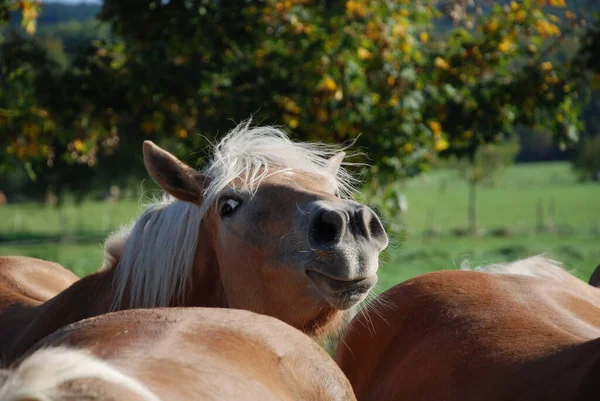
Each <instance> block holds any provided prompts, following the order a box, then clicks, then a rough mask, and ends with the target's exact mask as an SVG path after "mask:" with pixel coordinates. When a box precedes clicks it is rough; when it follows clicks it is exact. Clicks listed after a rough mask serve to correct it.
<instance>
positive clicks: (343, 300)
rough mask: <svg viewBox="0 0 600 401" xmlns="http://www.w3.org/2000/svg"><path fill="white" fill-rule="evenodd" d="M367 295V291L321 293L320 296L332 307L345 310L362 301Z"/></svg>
mask: <svg viewBox="0 0 600 401" xmlns="http://www.w3.org/2000/svg"><path fill="white" fill-rule="evenodd" d="M367 295H368V291H367V292H364V293H355V294H349V295H344V294H341V295H334V294H323V295H322V297H323V299H324V300H325V302H327V303H328V304H329V305H330V306H331V307H332V308H333V309H336V310H339V311H347V310H349V309H352V308H353V307H355V306H357V305H358V304H359V303H361V302H362V301H364V300H365V298H366V297H367Z"/></svg>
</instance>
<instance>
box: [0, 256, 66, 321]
mask: <svg viewBox="0 0 600 401" xmlns="http://www.w3.org/2000/svg"><path fill="white" fill-rule="evenodd" d="M77 280H78V278H77V276H76V275H75V274H73V273H72V272H71V271H70V270H67V269H65V268H64V267H62V266H61V265H59V264H58V263H53V262H47V261H45V260H40V259H35V258H29V257H25V256H0V312H1V311H3V310H5V309H7V308H8V307H10V306H27V307H32V306H37V305H39V304H41V303H43V302H46V301H47V300H49V299H50V298H52V297H54V296H55V295H56V294H58V293H59V292H61V291H63V290H64V289H65V288H67V287H69V286H70V285H71V284H73V283H74V282H76V281H77Z"/></svg>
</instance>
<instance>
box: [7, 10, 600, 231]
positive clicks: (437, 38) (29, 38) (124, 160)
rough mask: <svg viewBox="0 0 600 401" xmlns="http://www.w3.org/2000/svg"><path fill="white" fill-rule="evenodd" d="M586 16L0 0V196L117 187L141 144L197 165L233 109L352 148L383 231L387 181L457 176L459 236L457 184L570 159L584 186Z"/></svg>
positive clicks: (597, 108) (589, 77) (589, 170)
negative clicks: (363, 165)
mask: <svg viewBox="0 0 600 401" xmlns="http://www.w3.org/2000/svg"><path fill="white" fill-rule="evenodd" d="M598 10H600V5H599V4H598V3H597V2H596V1H593V0H519V1H517V0H515V1H510V0H499V1H491V0H410V1H409V0H396V1H385V0H346V1H323V0H287V1H279V0H252V1H251V0H228V1H222V0H127V1H123V0H104V1H103V2H101V3H87V4H84V3H81V4H73V3H58V2H57V3H53V2H47V3H46V2H44V3H40V2H38V1H35V0H0V20H1V21H2V26H1V27H0V149H1V151H0V190H2V191H4V192H5V193H6V194H8V195H9V196H8V198H9V200H10V201H13V200H14V201H19V200H46V201H48V200H49V199H51V200H52V202H50V203H51V204H53V205H60V204H61V202H62V201H63V200H64V199H65V198H67V197H68V198H70V199H73V200H74V201H75V202H76V203H77V202H83V201H85V200H86V199H88V198H99V197H104V196H112V195H110V193H108V188H109V186H111V185H114V186H116V187H118V188H121V189H122V190H125V189H132V188H133V190H132V193H136V189H137V187H139V182H140V180H141V179H144V178H146V177H147V175H146V173H145V171H144V168H143V163H142V159H141V143H142V141H143V140H145V139H151V140H153V141H156V142H158V143H160V144H161V145H162V146H164V147H166V148H167V149H169V150H170V151H172V152H174V153H176V154H177V155H178V156H180V157H181V158H183V159H184V160H186V161H188V162H189V163H191V164H192V165H195V166H201V165H202V163H203V162H204V160H205V153H204V152H203V151H202V149H203V148H204V147H205V146H206V145H207V144H208V142H209V141H214V140H215V139H216V138H218V137H220V136H221V135H222V134H224V133H225V132H226V131H227V130H229V129H231V128H233V127H234V126H235V124H236V123H239V122H241V121H242V120H244V119H246V118H248V117H249V116H251V115H252V116H253V117H254V121H255V122H256V123H265V124H276V125H281V126H284V127H285V128H286V130H287V131H288V132H289V133H290V134H291V136H292V137H293V138H295V139H297V140H322V141H328V142H338V143H339V142H342V143H344V142H348V143H349V142H355V146H356V147H357V148H358V149H360V150H363V151H364V154H365V155H366V156H364V157H363V158H362V159H361V158H358V159H356V160H354V161H360V162H367V163H368V164H370V165H371V167H370V168H368V169H365V170H364V171H361V172H360V173H361V174H363V175H364V178H365V186H364V188H363V189H362V191H361V193H360V194H359V196H360V198H361V199H362V200H364V201H365V202H369V203H373V204H375V205H376V206H377V207H378V209H379V212H380V213H381V214H382V215H383V217H384V220H385V221H386V224H387V225H388V228H390V229H391V230H392V231H393V232H396V233H402V232H403V231H404V230H405V228H406V221H405V220H406V219H405V218H403V213H405V212H406V211H407V210H408V202H407V198H406V193H410V192H411V189H410V186H409V187H408V188H407V186H406V185H405V181H404V179H405V178H408V177H415V176H418V175H419V173H421V172H424V171H429V170H432V169H438V170H443V171H454V172H458V177H459V178H460V179H461V180H463V181H464V182H466V183H468V188H469V191H468V193H469V195H468V200H469V201H468V208H467V209H468V213H465V216H466V217H467V218H466V219H464V221H465V222H467V228H466V229H465V230H466V232H468V233H471V234H477V233H478V232H479V231H480V230H479V227H478V224H477V219H478V217H477V210H478V208H477V198H478V195H477V193H478V192H477V188H478V187H479V186H480V185H484V186H485V185H487V186H489V185H494V183H496V182H498V181H499V180H500V181H501V179H500V178H499V177H501V175H500V172H501V171H503V170H504V169H505V168H506V167H507V166H508V165H510V164H511V163H512V162H513V161H515V160H516V161H518V162H532V161H547V160H573V164H574V166H575V168H576V171H577V172H578V173H577V174H578V176H579V177H580V178H581V179H587V180H594V179H598V170H600V166H599V165H598V156H597V155H598V154H600V153H599V152H600V145H599V143H600V142H599V139H598V138H600V136H598V133H600V117H599V116H600V92H599V91H598V89H599V88H600V60H599V59H598V57H600V56H599V51H598V49H600V18H598V15H597V14H595V13H596V12H597V11H598ZM358 173H359V172H357V174H358ZM553 174H554V173H553ZM436 182H437V181H436ZM444 182H452V180H450V181H448V180H446V179H444V180H441V181H440V184H439V185H440V188H441V189H440V191H442V192H443V191H444V189H443V188H445V185H450V184H444ZM436 185H437V184H436ZM113 189H114V188H113ZM434 196H436V195H434ZM448 203H449V204H450V202H448ZM430 214H431V215H433V212H432V213H428V215H430ZM425 218H426V219H429V217H425ZM409 219H410V217H409ZM15 224H16V223H15ZM109 226H110V224H109ZM107 227H108V226H107ZM423 229H424V231H426V232H429V231H435V230H434V229H433V228H432V227H430V224H429V223H427V224H425V227H424V228H423Z"/></svg>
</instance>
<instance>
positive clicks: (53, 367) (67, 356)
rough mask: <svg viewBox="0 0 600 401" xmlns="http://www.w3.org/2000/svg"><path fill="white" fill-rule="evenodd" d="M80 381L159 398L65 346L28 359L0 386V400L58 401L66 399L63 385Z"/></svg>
mask: <svg viewBox="0 0 600 401" xmlns="http://www.w3.org/2000/svg"><path fill="white" fill-rule="evenodd" d="M77 379H97V380H100V381H103V382H108V383H114V384H117V385H119V386H121V387H122V388H123V389H126V390H129V391H131V392H132V393H135V394H137V395H138V396H140V397H142V399H144V400H146V401H159V398H158V397H157V396H156V395H154V394H153V393H152V392H151V391H150V390H148V389H147V388H146V387H145V386H144V385H143V384H141V383H140V382H138V381H137V380H135V379H134V378H132V377H129V376H127V375H125V374H123V373H121V372H119V371H118V370H117V369H115V368H113V367H112V366H110V365H109V364H108V363H106V362H104V361H101V360H100V359H97V358H96V357H94V356H92V355H91V354H89V353H87V352H85V351H82V350H77V349H73V348H66V347H54V348H45V349H41V350H39V351H36V352H35V353H33V354H32V355H31V356H29V357H27V358H26V359H25V360H23V362H21V364H20V365H19V366H18V367H17V368H16V369H15V370H13V371H12V372H10V373H9V375H8V377H7V378H6V380H5V381H4V384H1V383H0V384H1V385H0V400H2V401H19V400H36V401H57V400H61V399H63V398H64V395H65V394H63V390H61V388H60V386H61V384H63V383H66V382H69V381H73V380H77Z"/></svg>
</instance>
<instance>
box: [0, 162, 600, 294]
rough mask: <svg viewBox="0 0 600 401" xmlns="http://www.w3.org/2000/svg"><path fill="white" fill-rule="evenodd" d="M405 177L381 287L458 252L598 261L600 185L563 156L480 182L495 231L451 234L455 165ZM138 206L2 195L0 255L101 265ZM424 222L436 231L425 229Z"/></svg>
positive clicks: (457, 222) (462, 214) (466, 257)
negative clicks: (8, 200) (399, 236)
mask: <svg viewBox="0 0 600 401" xmlns="http://www.w3.org/2000/svg"><path fill="white" fill-rule="evenodd" d="M404 187H405V188H404V190H405V194H406V196H407V198H408V203H409V206H408V213H407V214H406V215H405V216H403V217H402V218H403V219H404V221H405V223H406V227H407V235H406V238H404V239H403V240H392V242H391V245H390V247H389V248H388V251H387V252H386V255H385V256H384V258H383V259H384V263H383V264H382V268H381V275H380V277H381V279H380V284H379V289H380V290H384V289H386V288H388V287H390V286H392V285H394V284H396V283H398V282H400V281H402V280H405V279H407V278H410V277H413V276H415V275H418V274H422V273H426V272H430V271H435V270H440V269H456V268H459V267H460V266H461V264H462V263H463V262H468V263H470V264H471V265H473V266H475V265H480V264H485V263H495V262H502V261H511V260H515V259H517V258H522V257H527V256H531V255H536V254H546V255H548V256H551V257H554V258H556V259H558V260H560V261H562V262H563V263H565V265H566V266H567V267H568V268H570V269H574V270H575V271H576V274H578V275H579V276H580V277H582V278H584V279H587V278H588V277H589V274H590V273H591V271H592V270H593V269H594V268H595V267H596V266H597V265H598V264H599V263H600V185H598V184H597V183H580V182H578V181H577V180H576V178H575V176H574V175H573V174H572V172H571V170H570V166H569V165H568V164H567V163H545V164H532V165H519V166H514V167H511V168H508V169H507V170H505V171H504V172H503V174H502V175H501V177H499V180H498V182H497V185H495V186H488V187H481V188H480V190H479V224H480V226H481V228H482V229H483V230H484V232H485V231H487V232H493V231H498V229H502V232H503V235H502V236H493V235H484V236H482V237H477V238H471V237H464V236H456V235H452V232H454V231H455V230H456V229H461V228H464V227H465V226H466V224H467V217H466V216H467V186H466V184H465V183H464V182H463V181H461V180H460V179H459V178H458V177H457V176H456V174H454V173H452V172H449V171H440V172H436V173H432V174H428V175H422V176H420V177H418V178H416V179H413V180H410V181H407V182H406V183H405V185H404ZM540 201H541V202H542V205H543V209H544V221H543V223H544V225H545V226H548V227H552V228H553V229H552V230H548V231H547V232H541V233H538V232H536V230H535V227H536V225H537V224H538V217H537V211H536V208H537V204H538V202H540ZM552 209H554V212H553V213H552V212H551V211H552ZM140 210H141V206H140V204H139V203H138V202H135V201H123V202H121V203H119V204H117V205H111V204H108V203H105V202H87V203H84V204H83V205H81V206H79V207H76V206H74V205H65V206H63V207H62V208H61V210H60V211H57V210H55V209H51V208H47V207H44V206H40V205H34V204H25V205H21V204H19V205H7V206H5V207H2V208H0V221H1V222H2V223H1V224H0V255H27V256H34V257H38V258H43V259H48V260H53V261H56V262H58V263H61V264H62V265H64V266H65V267H67V268H69V269H71V270H73V271H74V272H75V273H76V274H78V275H83V274H86V273H88V272H92V271H94V270H96V269H97V268H99V267H100V265H101V263H102V240H103V238H104V237H105V235H106V234H107V233H108V232H109V231H111V230H114V229H116V228H118V227H119V226H120V225H122V224H126V223H128V222H130V221H131V220H132V219H133V218H135V216H136V215H137V214H138V213H139V212H140ZM425 230H428V231H433V232H434V233H436V235H431V236H424V235H423V232H424V231H425Z"/></svg>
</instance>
